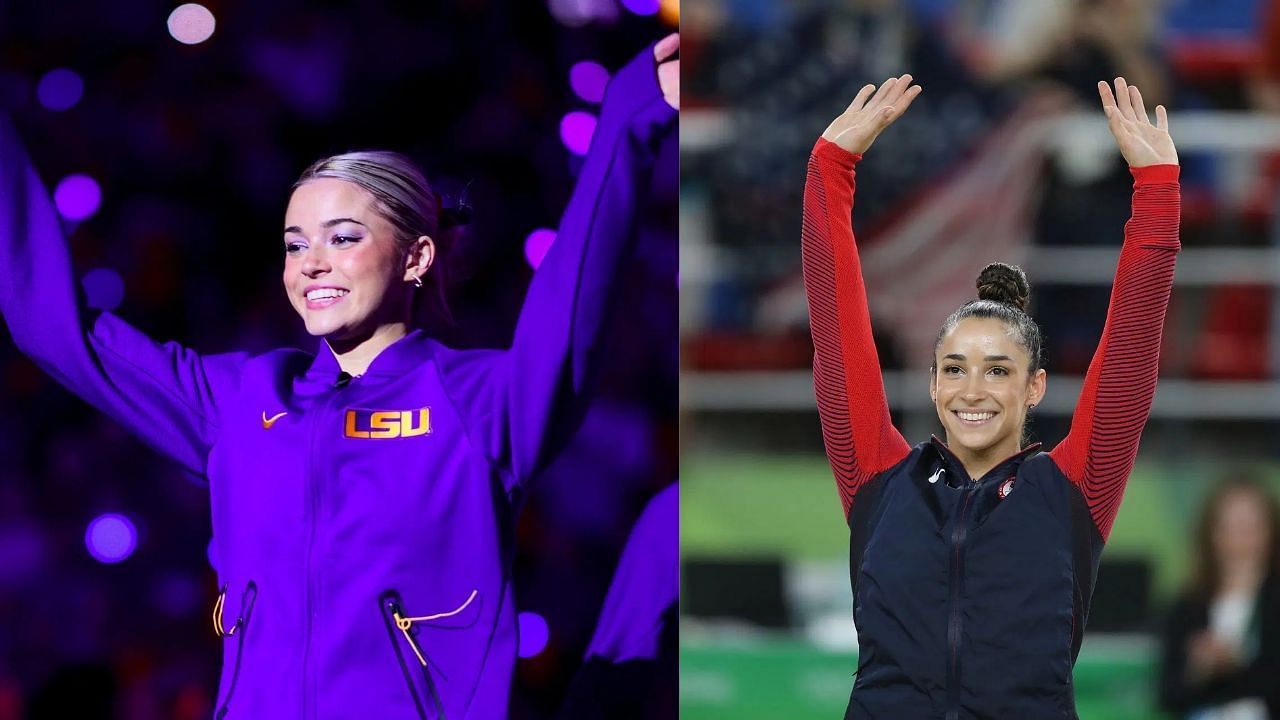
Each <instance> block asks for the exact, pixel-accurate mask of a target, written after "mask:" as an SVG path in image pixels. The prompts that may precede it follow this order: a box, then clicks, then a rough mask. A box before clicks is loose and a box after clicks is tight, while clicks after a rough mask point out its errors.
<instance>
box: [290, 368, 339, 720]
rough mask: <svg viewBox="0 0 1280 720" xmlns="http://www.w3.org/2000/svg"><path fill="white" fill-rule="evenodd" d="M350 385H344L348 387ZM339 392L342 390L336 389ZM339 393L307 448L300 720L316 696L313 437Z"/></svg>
mask: <svg viewBox="0 0 1280 720" xmlns="http://www.w3.org/2000/svg"><path fill="white" fill-rule="evenodd" d="M349 384H350V383H349V382H348V383H347V384H344V385H343V386H342V387H347V385H349ZM337 389H339V390H340V389H341V388H337ZM337 398H338V393H337V392H334V393H333V395H332V396H331V397H329V398H328V399H326V400H325V401H324V402H323V403H322V404H321V407H320V411H319V412H317V413H316V416H315V419H313V420H312V422H311V438H310V442H309V447H308V449H307V467H306V494H307V500H306V505H307V510H308V511H309V513H310V514H309V517H308V519H307V550H306V556H305V560H304V562H303V566H302V567H303V570H302V572H303V576H304V578H305V580H306V582H305V586H306V590H305V595H304V597H303V601H302V611H303V629H302V718H303V720H310V718H311V716H312V715H313V714H314V708H313V703H312V702H311V698H312V696H313V695H314V694H315V691H314V688H313V683H312V681H311V633H312V621H313V619H314V615H315V609H314V607H313V605H314V604H315V602H316V595H317V594H318V592H317V590H316V580H315V574H314V573H313V572H312V571H311V556H312V553H313V551H314V548H315V542H316V524H317V518H319V516H320V491H319V489H318V488H317V487H316V479H315V472H314V471H313V469H314V468H315V467H316V466H317V463H315V462H314V459H315V452H316V436H317V435H319V428H320V425H321V421H322V420H323V418H324V417H325V416H326V415H328V412H329V410H330V409H331V408H332V406H333V405H334V404H335V402H334V401H335V400H336V399H337Z"/></svg>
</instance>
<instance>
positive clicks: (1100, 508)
mask: <svg viewBox="0 0 1280 720" xmlns="http://www.w3.org/2000/svg"><path fill="white" fill-rule="evenodd" d="M1115 84H1116V91H1115V93H1114V95H1113V94H1112V91H1111V88H1110V86H1108V85H1107V83H1098V92H1099V94H1100V95H1101V96H1102V105H1103V109H1104V110H1105V112H1106V114H1107V120H1108V124H1109V126H1110V128H1111V133H1112V135H1114V136H1115V138H1116V142H1117V143H1118V144H1119V146H1120V151H1121V153H1122V154H1123V155H1124V158H1125V160H1126V161H1127V162H1128V163H1129V166H1130V170H1131V172H1132V173H1133V211H1132V215H1131V216H1130V218H1129V222H1128V223H1126V224H1125V229H1124V246H1123V248H1121V250H1120V261H1119V264H1118V266H1117V267H1116V279H1115V285H1114V286H1113V287H1112V289H1111V304H1110V306H1109V307H1108V309H1107V323H1106V326H1105V327H1104V328H1103V330H1102V339H1101V340H1100V341H1099V342H1098V349H1097V351H1096V352H1094V355H1093V360H1092V362H1090V363H1089V372H1088V374H1086V375H1085V380H1084V388H1083V389H1082V390H1081V392H1080V399H1079V401H1078V402H1077V404H1076V410H1075V415H1074V416H1073V417H1072V420H1071V430H1070V432H1069V433H1068V434H1067V437H1066V438H1065V439H1064V440H1063V441H1062V443H1061V444H1059V445H1058V446H1057V447H1056V448H1054V449H1053V451H1052V452H1050V456H1051V457H1052V458H1053V459H1054V461H1055V462H1056V463H1057V464H1058V467H1059V468H1061V469H1062V471H1063V473H1065V474H1066V475H1067V477H1068V478H1070V479H1071V481H1072V482H1074V483H1075V484H1076V485H1077V486H1079V488H1080V490H1081V492H1082V493H1083V494H1084V497H1085V500H1086V501H1087V502H1088V505H1089V512H1090V514H1091V515H1092V517H1093V522H1094V525H1095V526H1096V527H1097V528H1098V532H1099V534H1100V535H1101V536H1102V539H1103V540H1104V541H1105V540H1106V539H1107V537H1108V536H1109V535H1110V533H1111V525H1112V523H1113V522H1114V521H1115V516H1116V512H1117V511H1118V510H1119V509H1120V500H1121V498H1122V497H1123V495H1124V486H1125V482H1126V481H1127V480H1128V478H1129V472H1130V471H1131V470H1133V463H1134V460H1135V458H1136V457H1137V454H1138V440H1139V439H1140V438H1141V436H1142V428H1143V426H1144V425H1145V424H1146V422H1147V416H1148V415H1149V414H1150V413H1151V402H1152V399H1153V398H1154V397H1155V392H1156V376H1157V375H1158V373H1159V365H1160V334H1161V331H1162V329H1163V327H1164V316H1165V310H1166V309H1167V307H1168V305H1169V294H1170V292H1171V291H1172V289H1173V267H1174V261H1175V259H1176V257H1177V253H1178V250H1179V248H1180V244H1179V241H1178V221H1179V216H1180V208H1179V191H1178V154H1177V151H1176V150H1175V149H1174V146H1173V140H1172V138H1170V136H1169V121H1168V117H1167V115H1166V113H1165V109H1164V107H1163V106H1157V107H1156V122H1155V124H1152V122H1151V120H1150V118H1149V117H1148V115H1147V111H1146V108H1145V107H1144V106H1143V102H1142V95H1141V93H1139V92H1138V89H1137V88H1136V87H1131V86H1129V85H1127V84H1126V83H1125V81H1124V78H1116V81H1115Z"/></svg>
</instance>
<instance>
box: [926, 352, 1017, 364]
mask: <svg viewBox="0 0 1280 720" xmlns="http://www.w3.org/2000/svg"><path fill="white" fill-rule="evenodd" d="M942 359H943V360H959V361H960V362H964V361H965V360H967V359H968V358H966V357H965V356H964V355H961V354H960V353H948V354H947V355H944V356H943V357H942ZM983 360H984V361H986V362H1011V361H1012V360H1013V358H1011V357H1009V356H1008V355H988V356H986V357H985V358H983Z"/></svg>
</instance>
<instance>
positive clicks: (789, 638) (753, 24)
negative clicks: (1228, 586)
mask: <svg viewBox="0 0 1280 720" xmlns="http://www.w3.org/2000/svg"><path fill="white" fill-rule="evenodd" d="M1277 6H1280V3H1273V2H1268V0H1164V1H1161V2H1157V1H1156V0H1095V1H1093V2H1078V3H1072V2H1067V1H1066V0H1062V1H1047V0H966V1H959V2H944V1H943V0H843V1H840V2H830V3H827V2H814V1H804V2H771V1H770V0H689V1H688V2H686V3H685V4H684V7H683V18H682V38H683V56H684V68H683V72H684V77H683V87H682V98H683V99H682V103H683V112H682V118H681V123H682V124H681V129H682V134H681V191H680V196H681V206H680V243H681V307H680V314H681V318H680V323H681V344H682V374H681V387H680V392H681V417H682V423H681V436H682V441H683V442H682V446H681V477H682V497H681V513H682V518H681V519H682V527H681V541H682V553H683V564H682V581H683V584H682V622H681V688H680V692H681V717H682V718H690V719H692V720H701V719H704V718H705V719H708V720H709V719H711V718H727V717H733V718H740V719H757V718H758V719H761V720H763V719H765V718H784V717H785V718H810V717H812V718H831V717H839V716H840V714H841V713H842V712H843V708H844V706H845V703H846V702H847V699H848V694H849V689H850V687H851V686H852V674H853V671H854V669H855V668H856V637H855V635H854V633H853V630H852V623H851V621H850V598H849V588H848V554H847V553H848V551H847V548H848V531H847V528H846V527H845V526H844V524H843V522H842V517H841V514H840V505H839V502H838V499H837V495H836V492H835V488H834V487H833V481H832V478H831V473H830V469H829V467H828V466H827V463H826V461H825V458H824V456H823V454H822V444H821V435H820V432H819V427H818V419H817V413H816V411H815V408H814V404H813V391H812V384H811V381H810V370H809V368H810V361H811V354H812V346H811V344H810V341H809V338H808V328H807V321H806V319H805V314H804V304H803V297H802V293H801V288H800V285H799V262H800V259H799V230H800V206H801V191H802V188H803V182H804V177H805V164H806V161H807V158H808V153H809V149H810V147H811V146H812V144H813V141H814V139H815V138H816V137H817V136H818V135H819V134H820V133H821V132H822V130H823V128H824V127H825V126H826V124H827V123H828V122H829V121H830V120H831V118H833V117H834V116H835V115H837V114H838V113H839V112H840V111H842V110H843V108H844V107H845V105H846V104H847V103H848V101H849V99H850V98H851V97H852V96H853V94H854V93H856V91H857V88H859V87H860V86H861V85H863V84H865V83H868V82H875V83H879V82H880V81H882V80H883V79H884V78H886V77H889V76H891V75H896V74H900V73H902V72H911V73H912V74H913V75H914V76H915V78H916V81H917V82H919V83H920V84H921V85H923V87H924V94H923V95H922V96H921V97H920V98H919V99H917V101H916V102H915V104H913V106H912V108H911V109H910V111H909V112H908V113H907V114H906V115H905V116H904V117H903V118H902V119H900V120H899V121H898V122H897V123H896V124H895V125H894V126H893V127H891V128H890V129H889V130H888V131H887V132H886V133H885V134H884V135H882V136H881V137H880V138H879V139H878V140H877V141H876V144H875V145H874V147H873V148H872V149H871V150H870V152H869V153H868V154H867V156H866V159H864V161H863V162H862V164H860V165H859V168H858V179H859V183H858V195H857V199H856V205H855V211H854V219H855V230H856V231H857V234H858V239H859V244H860V246H861V247H862V251H863V258H864V263H866V267H867V275H868V277H867V281H868V285H869V286H870V304H871V311H872V316H873V323H874V324H875V327H876V332H877V335H878V343H877V345H878V348H879V350H880V356H881V361H882V365H883V366H884V368H885V371H886V373H885V375H886V387H887V391H888V395H889V399H890V404H891V406H892V409H893V412H894V418H895V421H896V422H897V423H898V424H899V427H901V428H903V429H904V434H905V435H906V437H907V439H908V441H909V442H913V443H914V442H918V441H920V440H921V439H924V438H926V437H928V434H929V433H931V432H934V431H936V430H937V429H938V428H937V420H936V417H935V416H934V412H933V409H932V405H931V403H930V402H929V399H928V393H927V363H928V358H929V349H930V348H931V344H932V338H933V336H934V334H936V332H937V329H938V327H939V325H940V324H941V321H942V319H943V318H944V317H945V315H946V314H947V313H948V312H949V311H950V310H951V309H954V308H955V307H956V306H958V305H959V303H960V302H962V301H963V300H965V299H967V298H968V297H971V296H972V294H973V289H972V282H973V278H974V277H976V274H977V270H978V269H980V268H981V267H982V265H983V264H985V263H986V262H988V261H990V260H995V259H1001V260H1006V261H1008V260H1013V261H1017V262H1021V263H1022V264H1024V266H1025V267H1026V268H1027V270H1028V272H1029V274H1030V278H1031V282H1032V286H1033V289H1032V301H1033V304H1034V307H1033V314H1034V316H1035V317H1036V318H1037V319H1038V320H1039V321H1040V324H1041V327H1042V328H1043V329H1044V331H1045V334H1046V353H1047V356H1048V364H1047V369H1048V371H1049V388H1050V390H1049V395H1048V396H1047V398H1046V402H1045V403H1044V404H1042V406H1041V407H1040V408H1039V409H1037V411H1036V413H1035V416H1034V420H1033V424H1032V428H1031V429H1032V434H1033V436H1034V437H1035V439H1039V440H1044V441H1045V442H1046V443H1047V444H1049V445H1050V446H1051V445H1052V443H1054V442H1056V441H1057V440H1059V439H1061V437H1063V435H1064V434H1065V431H1066V427H1067V422H1068V420H1069V413H1070V411H1071V409H1072V407H1073V405H1074V402H1075V399H1076V395H1077V393H1078V390H1079V386H1080V378H1081V376H1082V375H1083V373H1084V370H1085V368H1086V366H1087V363H1088V361H1089V358H1090V357H1091V355H1092V352H1093V348H1094V346H1095V344H1096V342H1097V338H1098V336H1099V334H1100V332H1101V328H1102V323H1103V320H1104V317H1105V310H1106V303H1107V297H1108V290H1109V286H1110V283H1111V278H1112V274H1113V272H1114V268H1115V259H1116V256H1117V254H1118V250H1119V243H1120V239H1121V237H1122V229H1123V223H1124V220H1125V218H1126V217H1127V215H1128V212H1129V196H1130V193H1129V188H1130V182H1131V181H1130V178H1129V176H1128V173H1127V171H1126V170H1125V168H1124V165H1123V162H1122V160H1121V159H1120V157H1119V153H1118V152H1116V151H1115V150H1114V147H1113V144H1112V142H1113V141H1112V140H1111V138H1110V136H1109V134H1108V133H1107V131H1106V128H1105V125H1104V123H1103V120H1102V119H1101V117H1102V116H1101V113H1100V111H1099V109H1098V105H1099V104H1098V100H1097V93H1096V90H1095V89H1094V84H1095V83H1096V81H1097V80H1101V79H1109V78H1112V77H1114V76H1115V75H1117V74H1123V75H1125V76H1126V77H1127V78H1128V79H1129V80H1130V82H1132V83H1134V84H1136V85H1138V86H1139V87H1140V88H1141V89H1142V90H1143V93H1144V96H1145V97H1146V98H1147V104H1148V106H1152V105H1154V104H1156V102H1163V103H1164V104H1166V106H1167V107H1169V108H1170V110H1171V127H1172V132H1173V135H1174V139H1175V141H1176V142H1177V145H1178V149H1179V154H1180V158H1181V162H1182V165H1183V174H1182V182H1183V225H1182V227H1183V243H1184V248H1185V249H1184V251H1183V254H1182V256H1181V257H1180V258H1179V261H1178V270H1177V279H1176V283H1175V288H1174V293H1173V298H1172V301H1171V306H1170V312H1169V320H1168V322H1167V325H1166V332H1165V341H1164V350H1163V352H1162V357H1161V381H1160V385H1159V388H1158V390H1157V398H1156V402H1155V406H1154V409H1153V413H1152V418H1151V420H1150V422H1149V424H1148V426H1147V429H1146V432H1145V434H1144V438H1143V442H1142V446H1141V451H1140V455H1139V458H1138V463H1137V467H1136V469H1135V471H1134V473H1133V476H1132V478H1131V480H1130V483H1129V486H1128V490H1127V492H1126V495H1125V500H1124V503H1123V505H1122V507H1121V510H1120V514H1119V517H1118V519H1117V521H1116V524H1115V528H1114V531H1113V533H1112V535H1111V540H1110V542H1109V544H1108V547H1107V549H1106V551H1105V553H1104V555H1103V568H1102V570H1101V572H1100V577H1099V580H1098V584H1097V591H1096V593H1095V600H1094V606H1093V613H1092V615H1091V618H1090V626H1089V630H1088V633H1087V634H1086V638H1085V642H1084V647H1083V650H1082V653H1081V657H1080V661H1079V663H1078V665H1077V667H1076V674H1075V679H1076V683H1077V691H1076V694H1077V702H1078V707H1079V711H1080V715H1081V717H1082V718H1086V719H1087V720H1095V719H1102V718H1155V717H1162V715H1161V714H1160V713H1158V712H1157V711H1156V709H1155V689H1154V686H1153V681H1154V676H1155V654H1156V651H1157V642H1158V639H1157V633H1158V631H1159V629H1160V627H1161V624H1162V622H1163V615H1164V612H1165V609H1166V608H1167V607H1168V604H1169V602H1170V601H1171V599H1172V598H1173V597H1174V595H1175V593H1176V592H1177V591H1178V589H1179V588H1180V587H1181V586H1182V584H1183V583H1184V582H1185V581H1186V578H1187V571H1188V560H1187V556H1188V553H1189V552H1190V550H1191V539H1190V529H1191V526H1192V522H1193V519H1194V518H1195V516H1196V513H1197V512H1198V510H1199V508H1200V502H1201V499H1202V498H1203V496H1204V494H1205V492H1206V490H1207V488H1208V487H1209V486H1210V485H1211V484H1212V483H1213V482H1214V481H1216V480H1218V479H1220V478H1222V477H1224V476H1226V475H1230V474H1238V473H1248V474H1258V475H1260V476H1262V477H1264V478H1265V479H1266V480H1267V481H1268V482H1270V483H1271V484H1272V485H1273V486H1275V484H1276V482H1277V481H1278V480H1280V450H1278V449H1277V448H1280V445H1277V443H1276V442H1275V436H1276V432H1277V430H1278V429H1280V423H1277V419H1280V351H1278V349H1280V333H1277V331H1276V328H1277V322H1280V313H1278V312H1277V304H1276V303H1277V300H1278V298H1280V296H1278V295H1277V292H1276V288H1277V283H1280V244H1278V243H1280V225H1278V223H1277V210H1278V207H1280V193H1278V192H1277V189H1278V187H1280V185H1278V180H1280V101H1277V98H1278V97H1280V61H1278V59H1277V57H1275V55H1276V54H1277V53H1280V40H1278V39H1275V37H1276V36H1275V33H1276V28H1275V23H1276V22H1277V20H1280V15H1278V13H1277ZM1268 14H1269V15H1268ZM1267 17H1270V18H1272V21H1271V30H1269V32H1271V33H1272V38H1273V39H1272V40H1271V41H1270V42H1269V43H1268V42H1267V41H1266V40H1265V39H1264V30H1265V28H1266V26H1265V24H1264V20H1265V18H1267ZM1126 48H1127V50H1126ZM1129 50H1132V52H1130V51H1129ZM1153 96H1154V97H1157V98H1159V99H1158V100H1152V98H1153Z"/></svg>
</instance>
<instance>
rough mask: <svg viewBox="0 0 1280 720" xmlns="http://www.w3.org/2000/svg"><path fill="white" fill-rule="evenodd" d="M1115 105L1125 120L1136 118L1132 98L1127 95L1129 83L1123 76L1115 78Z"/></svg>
mask: <svg viewBox="0 0 1280 720" xmlns="http://www.w3.org/2000/svg"><path fill="white" fill-rule="evenodd" d="M1116 107H1117V108H1119V109H1120V115H1121V117H1123V118H1124V119H1125V120H1136V119H1137V117H1136V116H1135V115H1134V113H1133V100H1132V98H1130V97H1129V83H1128V82H1126V81H1125V79H1124V78H1123V77H1118V78H1116Z"/></svg>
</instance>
